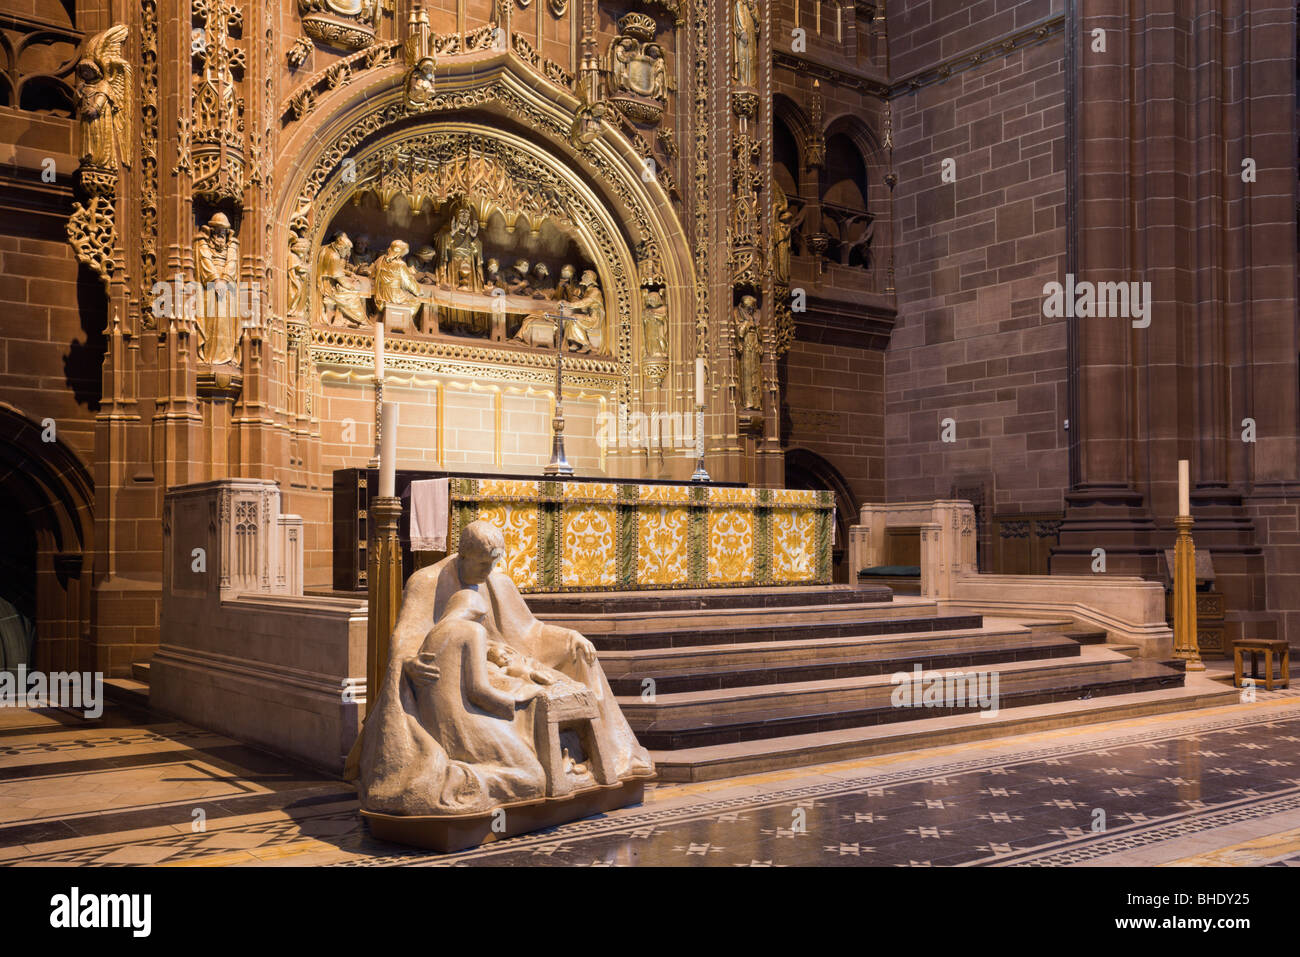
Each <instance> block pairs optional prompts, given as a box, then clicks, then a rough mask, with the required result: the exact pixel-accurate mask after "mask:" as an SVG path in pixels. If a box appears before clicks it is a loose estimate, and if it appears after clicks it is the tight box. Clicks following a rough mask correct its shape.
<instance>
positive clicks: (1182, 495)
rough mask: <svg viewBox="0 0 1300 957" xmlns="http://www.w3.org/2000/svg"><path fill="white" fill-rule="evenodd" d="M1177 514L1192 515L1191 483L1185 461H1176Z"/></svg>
mask: <svg viewBox="0 0 1300 957" xmlns="http://www.w3.org/2000/svg"><path fill="white" fill-rule="evenodd" d="M1178 514H1179V515H1191V514H1192V498H1191V483H1190V480H1189V477H1188V468H1187V459H1179V460H1178Z"/></svg>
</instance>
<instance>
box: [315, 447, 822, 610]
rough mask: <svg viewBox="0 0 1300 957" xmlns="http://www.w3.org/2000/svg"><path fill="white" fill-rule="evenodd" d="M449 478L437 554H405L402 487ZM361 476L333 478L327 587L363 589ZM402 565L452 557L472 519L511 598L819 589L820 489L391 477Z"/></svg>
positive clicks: (406, 508)
mask: <svg viewBox="0 0 1300 957" xmlns="http://www.w3.org/2000/svg"><path fill="white" fill-rule="evenodd" d="M439 478H446V479H449V495H448V512H449V514H448V515H447V516H446V523H447V529H448V539H447V549H446V551H444V552H427V551H424V552H422V551H412V549H411V534H410V521H411V505H410V502H411V497H410V489H411V484H412V483H413V482H417V481H421V480H426V479H439ZM377 482H378V476H377V472H376V471H375V470H373V469H370V470H366V469H340V470H338V471H336V472H335V473H334V588H335V590H336V591H344V592H347V591H361V590H364V589H365V588H366V557H365V556H366V551H365V550H366V547H367V539H368V529H367V509H368V505H369V502H370V499H371V497H372V490H373V489H375V488H376V486H377ZM395 492H396V495H397V496H398V497H400V498H402V499H403V515H402V521H401V526H400V534H401V539H402V545H403V559H404V560H403V567H404V568H405V569H406V573H407V574H408V575H409V574H410V573H411V572H412V571H414V570H415V569H417V568H420V567H423V566H424V565H427V564H430V563H431V562H433V561H436V560H438V559H440V558H442V557H443V556H444V555H445V554H447V553H448V552H454V551H455V550H456V544H457V540H458V537H459V534H460V530H461V529H462V528H464V527H465V526H466V525H468V524H469V523H470V522H473V521H475V520H477V519H486V520H488V521H490V522H492V523H493V524H495V525H497V526H499V527H500V528H501V530H502V532H503V533H504V535H505V540H506V553H507V556H508V557H507V561H506V565H505V567H504V569H503V570H504V571H505V572H506V573H507V574H509V575H510V577H511V579H512V580H513V581H514V583H515V585H516V586H517V587H518V588H519V590H520V591H521V592H525V593H546V592H601V591H641V590H665V589H695V588H699V589H719V588H736V587H750V588H760V587H772V586H807V585H823V584H828V583H829V582H830V581H831V575H832V559H831V546H832V541H831V538H832V533H831V530H832V528H833V523H834V501H833V496H832V494H831V493H830V492H825V491H811V490H801V489H766V488H746V487H743V486H739V485H733V484H724V483H709V484H677V483H671V482H662V481H619V480H608V479H602V478H595V479H592V478H566V479H549V478H543V479H539V478H537V477H535V476H502V475H472V474H465V473H448V472H432V471H414V470H402V471H398V472H397V474H396V482H395Z"/></svg>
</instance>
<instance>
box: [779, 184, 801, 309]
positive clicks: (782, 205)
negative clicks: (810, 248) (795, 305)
mask: <svg viewBox="0 0 1300 957" xmlns="http://www.w3.org/2000/svg"><path fill="white" fill-rule="evenodd" d="M772 190H773V192H772V280H773V281H774V282H775V283H776V284H777V285H778V286H788V285H789V284H790V253H791V241H792V238H793V234H794V232H795V231H796V230H797V229H798V228H799V226H800V224H801V223H802V222H803V220H804V216H805V215H806V214H807V212H808V207H807V206H804V207H803V208H802V209H800V210H799V211H798V212H797V213H796V212H795V211H794V209H793V208H792V207H791V206H790V201H789V200H788V199H786V195H785V190H783V189H782V188H781V187H780V185H779V184H777V183H773V184H772Z"/></svg>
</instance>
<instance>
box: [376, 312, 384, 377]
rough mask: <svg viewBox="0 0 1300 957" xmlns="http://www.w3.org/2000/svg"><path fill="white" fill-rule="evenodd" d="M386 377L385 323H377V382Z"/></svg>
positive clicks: (378, 321) (379, 321)
mask: <svg viewBox="0 0 1300 957" xmlns="http://www.w3.org/2000/svg"><path fill="white" fill-rule="evenodd" d="M383 377H384V322H383V320H382V319H379V320H376V321H375V380H376V381H378V380H380V379H382V378H383Z"/></svg>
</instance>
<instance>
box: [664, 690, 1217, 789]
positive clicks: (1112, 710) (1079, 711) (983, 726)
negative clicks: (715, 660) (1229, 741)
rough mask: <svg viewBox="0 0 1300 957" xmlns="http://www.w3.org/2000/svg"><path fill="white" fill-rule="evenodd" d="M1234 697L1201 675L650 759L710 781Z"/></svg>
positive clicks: (669, 773) (668, 774)
mask: <svg viewBox="0 0 1300 957" xmlns="http://www.w3.org/2000/svg"><path fill="white" fill-rule="evenodd" d="M1237 696H1238V692H1237V691H1236V690H1235V689H1233V688H1230V687H1228V688H1225V687H1223V686H1222V685H1220V684H1218V683H1216V682H1213V681H1210V680H1209V679H1207V678H1205V677H1203V676H1189V677H1188V678H1187V684H1186V685H1185V686H1184V687H1177V688H1165V689H1161V690H1158V691H1140V692H1135V693H1132V694H1117V695H1110V696H1106V697H1097V696H1095V695H1094V696H1093V697H1092V698H1089V699H1080V700H1073V701H1064V702H1053V703H1050V704H1036V705H1021V706H1017V707H1010V708H1005V709H1003V710H1001V711H1000V712H999V714H998V715H997V717H988V716H987V715H983V714H971V713H966V714H957V715H948V716H944V717H925V718H922V719H920V720H915V721H900V722H893V723H889V724H878V725H867V726H860V727H851V728H844V729H841V730H835V731H825V732H820V733H814V734H800V735H789V736H785V737H772V738H763V739H759V740H753V741H744V742H736V743H731V744H717V745H707V746H702V747H694V748H683V749H678V750H673V751H666V750H653V749H652V751H651V757H653V758H654V762H655V770H656V771H657V772H658V775H659V780H660V781H663V782H689V781H716V780H718V779H720V778H728V777H734V776H736V775H742V774H757V773H761V772H767V771H775V770H781V769H785V768H796V767H806V766H808V765H812V764H826V763H830V762H834V761H848V760H853V759H858V758H865V757H871V756H873V755H881V754H894V753H897V752H900V751H917V750H921V749H924V748H937V747H944V746H951V745H956V744H963V743H966V742H970V741H982V740H987V739H989V738H1000V737H1010V736H1012V735H1017V734H1030V733H1033V732H1038V731H1046V730H1050V729H1053V728H1068V727H1076V726H1080V725H1089V724H1097V723H1100V722H1105V721H1119V720H1124V719H1128V718H1135V717H1140V716H1144V715H1152V714H1163V713H1169V712H1174V711H1187V710H1193V709H1197V708H1210V707H1215V706H1218V705H1225V704H1233V703H1235V702H1236V700H1237Z"/></svg>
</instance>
